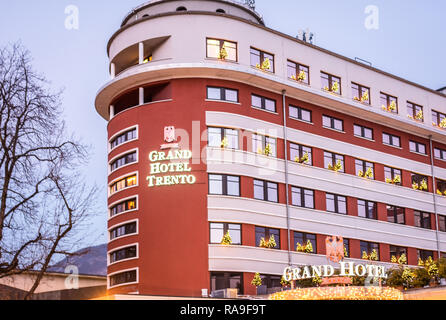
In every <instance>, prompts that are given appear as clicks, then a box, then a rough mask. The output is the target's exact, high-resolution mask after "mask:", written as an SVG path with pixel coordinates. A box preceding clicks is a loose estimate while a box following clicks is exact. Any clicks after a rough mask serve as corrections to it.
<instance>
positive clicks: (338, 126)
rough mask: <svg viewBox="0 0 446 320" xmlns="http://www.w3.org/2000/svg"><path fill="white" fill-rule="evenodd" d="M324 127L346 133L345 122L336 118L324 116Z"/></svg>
mask: <svg viewBox="0 0 446 320" xmlns="http://www.w3.org/2000/svg"><path fill="white" fill-rule="evenodd" d="M322 125H323V126H324V128H330V129H334V130H338V131H344V121H342V120H340V119H336V118H334V117H329V116H326V115H323V116H322Z"/></svg>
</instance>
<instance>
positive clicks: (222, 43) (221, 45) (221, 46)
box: [206, 37, 238, 62]
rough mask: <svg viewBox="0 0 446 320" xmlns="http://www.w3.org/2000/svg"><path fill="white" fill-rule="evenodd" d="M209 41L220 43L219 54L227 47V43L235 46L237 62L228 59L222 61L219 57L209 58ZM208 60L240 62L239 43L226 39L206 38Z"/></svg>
mask: <svg viewBox="0 0 446 320" xmlns="http://www.w3.org/2000/svg"><path fill="white" fill-rule="evenodd" d="M209 40H215V41H219V42H220V44H219V52H220V51H221V49H222V48H223V46H224V45H225V42H227V43H231V44H235V60H232V59H228V58H226V59H220V58H218V57H210V56H209V43H208V41H209ZM206 58H207V59H217V60H221V61H230V62H238V43H237V41H231V40H226V39H219V38H211V37H206Z"/></svg>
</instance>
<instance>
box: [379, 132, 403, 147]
mask: <svg viewBox="0 0 446 320" xmlns="http://www.w3.org/2000/svg"><path fill="white" fill-rule="evenodd" d="M384 136H388V137H389V143H387V142H385V141H384ZM395 138H397V139H398V145H395V144H393V142H394V139H395ZM382 143H383V145H385V146H389V147H394V148H399V149H401V148H402V147H401V137H400V136H397V135H394V134H391V133H387V132H383V133H382Z"/></svg>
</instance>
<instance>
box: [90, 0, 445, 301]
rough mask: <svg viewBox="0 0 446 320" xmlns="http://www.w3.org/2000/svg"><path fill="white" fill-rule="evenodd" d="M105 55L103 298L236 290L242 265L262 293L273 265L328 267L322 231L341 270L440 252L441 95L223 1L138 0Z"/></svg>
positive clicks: (101, 109) (101, 101) (413, 260)
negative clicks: (336, 241) (374, 257)
mask: <svg viewBox="0 0 446 320" xmlns="http://www.w3.org/2000/svg"><path fill="white" fill-rule="evenodd" d="M107 51H108V56H109V59H110V74H111V80H110V81H109V82H108V83H106V84H105V85H104V86H103V87H102V88H101V89H100V90H99V92H98V94H97V97H96V110H97V112H98V113H99V114H100V115H101V116H102V117H103V118H104V119H105V120H106V121H108V126H107V130H108V138H109V141H108V144H109V153H108V160H109V162H108V166H109V176H108V205H109V211H108V212H109V219H108V230H109V245H108V290H109V293H110V294H123V293H124V294H125V293H128V294H141V295H170V296H185V297H200V296H201V295H202V289H207V290H208V293H209V294H210V293H211V292H213V291H215V290H220V289H225V288H237V289H238V290H239V294H244V295H250V294H255V293H256V289H255V287H254V286H252V285H251V280H252V279H253V277H254V274H255V273H256V272H259V273H260V274H261V276H262V278H263V280H264V281H263V289H264V291H265V292H271V291H272V290H274V288H275V287H280V278H281V275H282V273H283V270H284V269H285V268H286V267H287V266H294V267H296V266H299V265H310V264H312V265H314V264H326V263H327V258H326V256H325V253H326V247H325V239H326V237H327V236H339V237H343V241H344V244H345V249H346V250H345V251H346V253H347V258H346V259H347V261H355V262H362V261H363V260H361V259H362V257H363V254H364V252H366V253H368V254H370V253H371V252H372V251H373V250H374V249H375V250H376V252H377V253H378V259H379V262H376V263H380V264H385V265H386V266H391V265H392V263H391V258H392V256H395V257H399V256H400V255H401V254H403V253H405V254H406V255H407V259H408V264H409V265H417V262H418V259H419V258H422V259H426V258H427V257H428V256H432V257H433V258H437V257H438V256H439V255H444V254H445V252H446V233H445V232H446V220H445V219H446V218H445V217H446V120H444V119H445V118H446V88H443V89H442V90H438V91H436V90H432V89H429V88H426V87H423V86H421V85H419V84H416V83H413V82H410V81H407V80H405V79H402V78H399V77H398V76H395V75H392V74H389V73H387V72H384V71H381V70H378V69H375V68H373V67H371V66H369V65H366V64H362V63H359V62H357V61H355V60H352V59H349V58H347V57H344V56H341V55H339V54H336V53H333V52H330V51H328V50H326V49H323V48H320V47H317V46H315V45H312V44H310V43H307V42H304V41H302V40H299V39H296V38H295V37H292V36H289V35H286V34H283V33H281V32H279V31H276V30H272V29H270V28H268V27H266V26H265V24H264V22H263V20H262V18H261V16H260V15H259V14H258V13H257V12H255V10H254V9H253V7H252V6H249V5H245V4H240V3H236V2H234V1H226V0H182V1H179V0H164V1H151V2H148V3H146V4H143V5H141V6H139V7H137V8H136V9H134V10H133V11H131V12H130V13H129V14H127V16H126V17H125V19H124V21H123V22H122V25H121V28H120V29H119V30H118V31H116V32H115V33H114V34H113V36H112V37H111V39H110V40H109V42H108V47H107ZM175 144H178V147H176V146H175ZM178 150H180V151H181V152H177V151H178ZM169 153H170V156H172V157H174V158H181V159H176V160H172V161H169V160H170V159H166V158H167V157H169ZM190 155H191V157H190ZM171 164H175V165H171ZM163 172H164V173H163ZM228 232H229V235H230V236H231V240H232V244H231V245H223V244H221V243H222V239H223V236H224V235H225V234H227V233H228ZM272 236H274V237H272ZM262 238H263V240H265V242H268V240H270V239H271V238H274V240H275V241H274V242H275V246H274V243H272V242H271V243H270V244H272V246H274V247H273V248H265V247H263V246H261V243H263V241H262ZM308 242H310V243H311V244H312V252H310V253H304V252H298V251H297V248H298V244H307V243H308Z"/></svg>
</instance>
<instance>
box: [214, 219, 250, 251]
mask: <svg viewBox="0 0 446 320" xmlns="http://www.w3.org/2000/svg"><path fill="white" fill-rule="evenodd" d="M213 224H214V225H215V224H222V225H223V236H222V238H221V239H220V241H219V242H212V229H213V228H212V225H213ZM230 225H232V226H239V227H240V229H238V230H237V231H239V232H240V236H239V238H240V243H234V242H232V243H231V245H234V246H241V245H242V244H243V239H242V236H243V232H242V228H243V225H242V224H241V223H231V222H215V221H211V222H209V244H221V241H222V240H223V237H224V236H225V235H226V234H227V233H228V231H230V230H236V229H230V228H229V227H230ZM214 229H216V228H214ZM231 238H232V237H231Z"/></svg>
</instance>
